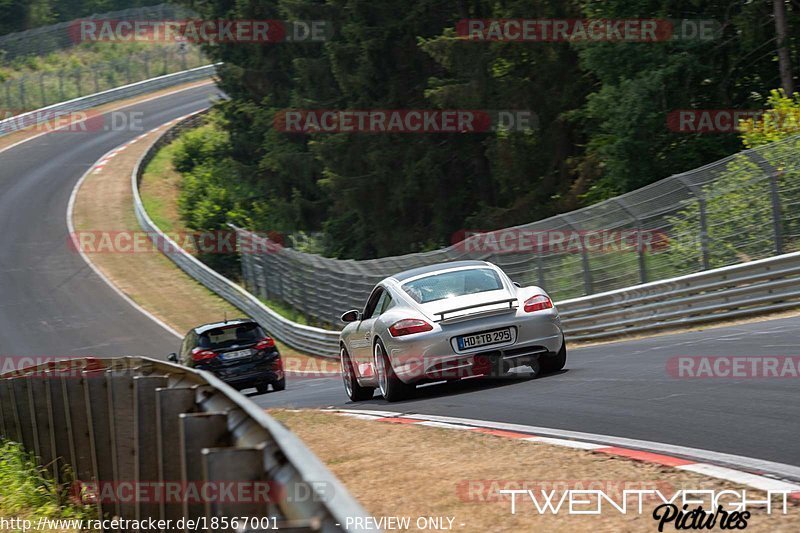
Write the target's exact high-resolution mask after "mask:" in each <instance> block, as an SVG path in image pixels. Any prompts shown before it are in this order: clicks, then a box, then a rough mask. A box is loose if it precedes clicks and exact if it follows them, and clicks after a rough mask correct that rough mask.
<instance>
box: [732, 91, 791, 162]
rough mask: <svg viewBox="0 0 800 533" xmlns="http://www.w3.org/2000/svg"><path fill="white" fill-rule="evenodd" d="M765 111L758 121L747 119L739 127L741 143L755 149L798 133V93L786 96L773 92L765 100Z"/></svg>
mask: <svg viewBox="0 0 800 533" xmlns="http://www.w3.org/2000/svg"><path fill="white" fill-rule="evenodd" d="M767 106H768V107H767V110H766V111H765V112H764V115H763V116H762V117H760V118H758V119H752V118H751V119H747V120H744V121H742V123H741V124H740V125H739V127H740V130H741V137H742V142H743V143H744V145H745V146H746V147H748V148H755V147H756V146H761V145H764V144H769V143H771V142H775V141H781V140H783V139H786V138H787V137H790V136H792V135H797V134H798V133H800V93H795V94H794V97H793V98H792V97H789V96H786V93H785V92H783V90H782V89H781V90H774V91H772V92H771V93H770V96H769V98H768V99H767Z"/></svg>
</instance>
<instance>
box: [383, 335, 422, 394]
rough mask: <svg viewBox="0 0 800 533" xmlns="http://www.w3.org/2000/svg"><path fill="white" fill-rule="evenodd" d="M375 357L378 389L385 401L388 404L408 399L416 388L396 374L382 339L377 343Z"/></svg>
mask: <svg viewBox="0 0 800 533" xmlns="http://www.w3.org/2000/svg"><path fill="white" fill-rule="evenodd" d="M373 355H374V360H375V373H376V374H377V376H378V388H379V389H380V391H381V395H382V396H383V399H384V400H386V401H387V402H397V401H400V400H404V399H406V398H408V397H409V396H410V395H411V393H412V392H413V391H414V390H415V389H416V387H414V386H413V385H407V384H405V383H403V382H402V381H400V378H398V377H397V374H395V373H394V368H392V363H391V361H389V356H388V355H386V349H385V348H384V347H383V343H382V342H381V341H380V339H378V341H377V342H375V348H374V349H373Z"/></svg>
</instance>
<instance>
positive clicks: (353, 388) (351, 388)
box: [339, 346, 375, 402]
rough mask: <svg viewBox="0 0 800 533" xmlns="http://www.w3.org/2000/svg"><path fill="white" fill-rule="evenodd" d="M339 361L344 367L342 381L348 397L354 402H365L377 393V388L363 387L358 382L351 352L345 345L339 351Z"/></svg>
mask: <svg viewBox="0 0 800 533" xmlns="http://www.w3.org/2000/svg"><path fill="white" fill-rule="evenodd" d="M339 363H340V364H341V367H342V369H341V370H342V382H343V383H344V391H345V392H346V393H347V397H348V398H350V400H351V401H354V402H363V401H364V400H369V399H371V398H372V396H373V394H375V388H374V387H362V386H361V385H359V384H358V380H357V379H356V372H355V370H354V369H353V362H352V361H351V360H350V354H349V353H347V349H346V348H345V347H344V346H342V348H341V350H340V351H339Z"/></svg>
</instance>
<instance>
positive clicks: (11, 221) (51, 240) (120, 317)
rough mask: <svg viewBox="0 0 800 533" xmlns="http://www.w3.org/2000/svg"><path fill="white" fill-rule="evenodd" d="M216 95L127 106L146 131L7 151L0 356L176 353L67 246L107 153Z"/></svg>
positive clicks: (1, 178)
mask: <svg viewBox="0 0 800 533" xmlns="http://www.w3.org/2000/svg"><path fill="white" fill-rule="evenodd" d="M217 92H218V91H215V88H214V87H213V86H205V87H201V88H195V89H191V90H187V91H184V92H181V93H177V94H175V95H171V96H166V97H163V98H159V99H157V100H151V101H149V102H144V103H141V104H138V105H136V106H133V107H130V108H126V109H125V110H124V111H125V112H126V115H124V116H130V117H133V118H135V119H140V120H141V128H139V125H138V124H134V125H133V126H131V127H125V128H120V130H118V131H106V130H105V128H102V127H101V128H97V131H60V132H54V133H50V134H48V135H43V136H40V137H39V138H37V139H34V140H31V141H29V142H26V143H23V144H21V145H19V146H17V147H15V148H12V149H10V150H6V151H5V152H0V228H2V231H0V354H3V355H5V356H44V357H51V356H80V355H92V356H97V355H103V356H113V355H145V354H146V355H152V356H156V357H159V358H163V357H165V355H166V354H167V353H169V352H171V351H175V349H176V348H177V345H178V344H179V341H178V340H177V339H176V338H175V337H174V336H173V335H171V334H170V333H168V332H167V331H165V330H164V329H163V328H162V327H160V326H159V325H158V324H155V323H154V322H153V321H151V320H150V319H148V318H147V317H146V316H144V315H143V314H141V313H139V312H138V311H136V310H135V309H133V308H132V307H131V306H130V305H129V304H128V303H126V302H125V301H124V300H122V299H121V298H120V297H119V296H118V295H117V294H116V293H115V292H114V291H113V290H112V289H111V288H110V287H108V286H107V285H106V284H105V283H104V282H103V281H102V280H101V279H100V278H99V277H98V276H96V275H95V274H94V272H93V271H92V270H91V269H90V268H89V267H88V266H87V265H86V263H85V262H84V261H83V259H82V258H81V256H80V255H79V254H78V253H76V252H74V251H72V250H70V249H69V247H68V246H67V243H68V233H69V231H68V229H67V223H66V212H67V203H68V202H69V196H70V193H71V192H72V189H73V187H74V186H75V184H76V183H77V181H78V180H79V179H80V177H81V176H82V175H83V174H84V172H86V170H87V169H88V168H89V167H91V166H92V164H94V163H95V162H96V161H97V160H98V159H99V158H100V157H102V156H103V154H105V153H106V152H108V151H109V150H111V149H113V148H115V147H116V146H119V145H121V144H123V143H125V142H127V141H129V140H131V139H133V138H134V137H137V136H138V135H140V134H142V133H144V132H145V131H149V130H150V129H152V128H155V127H157V126H159V125H161V124H164V123H166V122H169V121H170V120H172V119H174V118H177V117H180V116H182V115H185V114H187V113H191V112H192V111H196V110H199V109H203V108H205V107H208V106H209V95H213V94H215V93H217ZM128 112H132V113H131V114H129V115H128V114H127V113H128ZM133 113H141V114H136V115H134V114H133ZM121 116H122V115H121ZM121 116H120V117H121ZM109 122H110V121H109ZM92 123H93V124H96V123H97V122H96V121H94V120H93V119H92ZM123 123H124V122H123V120H121V119H120V120H118V121H117V124H118V125H121V124H123ZM128 124H130V121H129V122H128ZM87 129H95V128H93V127H89V128H87Z"/></svg>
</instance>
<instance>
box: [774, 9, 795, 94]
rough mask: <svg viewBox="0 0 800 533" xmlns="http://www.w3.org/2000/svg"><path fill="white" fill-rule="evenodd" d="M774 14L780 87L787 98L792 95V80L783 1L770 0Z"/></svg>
mask: <svg viewBox="0 0 800 533" xmlns="http://www.w3.org/2000/svg"><path fill="white" fill-rule="evenodd" d="M772 5H773V6H774V13H775V36H776V37H777V45H778V64H779V68H780V72H781V87H783V90H784V92H786V94H787V95H788V96H791V95H792V93H794V80H793V79H792V60H791V57H790V56H789V38H788V33H789V31H788V28H787V26H786V2H785V0H772Z"/></svg>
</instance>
